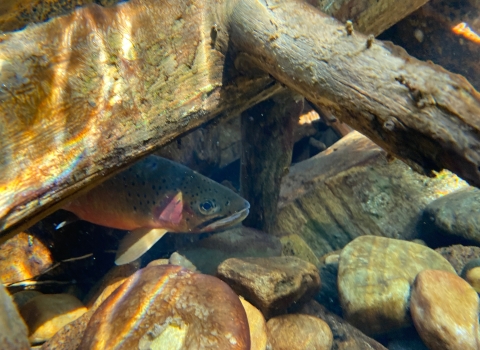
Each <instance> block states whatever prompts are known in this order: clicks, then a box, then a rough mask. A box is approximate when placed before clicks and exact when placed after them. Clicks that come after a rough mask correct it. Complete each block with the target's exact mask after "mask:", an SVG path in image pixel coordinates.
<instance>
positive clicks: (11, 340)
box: [0, 283, 30, 350]
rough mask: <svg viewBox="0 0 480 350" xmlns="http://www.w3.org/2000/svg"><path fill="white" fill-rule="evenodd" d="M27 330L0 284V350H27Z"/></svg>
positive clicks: (28, 346) (28, 347)
mask: <svg viewBox="0 0 480 350" xmlns="http://www.w3.org/2000/svg"><path fill="white" fill-rule="evenodd" d="M27 336H28V330H27V326H25V323H23V320H22V318H21V317H20V315H19V314H18V311H17V308H16V307H15V304H14V303H13V301H12V298H11V297H10V295H9V294H8V292H7V291H6V290H5V287H4V286H3V284H2V283H0V349H8V350H28V349H30V344H29V343H28V338H27Z"/></svg>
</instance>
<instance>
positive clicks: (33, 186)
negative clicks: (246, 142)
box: [0, 0, 279, 238]
mask: <svg viewBox="0 0 480 350" xmlns="http://www.w3.org/2000/svg"><path fill="white" fill-rule="evenodd" d="M216 16H217V12H215V11H212V4H209V3H207V2H196V3H195V4H192V3H191V2H189V1H176V2H175V3H174V4H173V3H168V2H166V1H163V0H138V1H137V0H135V1H131V2H128V3H122V4H120V5H118V6H115V7H111V8H102V7H100V6H97V5H92V6H89V7H86V8H82V9H80V10H77V11H75V12H74V13H73V14H71V15H68V16H64V17H59V18H56V19H54V20H52V21H50V22H48V23H44V24H41V25H39V26H37V27H35V26H34V27H29V28H27V29H26V30H24V31H21V32H15V33H11V34H8V35H4V36H3V37H2V42H1V43H0V66H1V72H0V82H1V85H0V86H1V88H0V102H1V103H0V115H1V117H2V118H1V119H0V123H1V124H0V140H1V141H0V142H1V143H0V146H1V147H0V179H1V180H0V189H1V196H0V229H1V230H4V231H5V232H6V233H11V232H14V231H17V232H18V230H20V229H22V228H26V227H28V226H29V225H31V224H32V223H33V222H34V221H35V220H36V219H38V218H41V217H42V216H45V215H46V214H48V213H49V212H52V211H54V210H56V209H57V208H58V207H59V206H60V203H59V201H60V200H61V199H64V198H65V197H68V196H69V195H71V194H72V193H75V192H76V191H78V190H79V189H81V188H83V187H84V186H85V185H87V184H90V185H94V184H96V183H98V181H99V180H102V179H104V176H105V175H109V174H111V173H112V172H113V171H115V170H118V169H119V168H120V167H122V166H123V167H124V166H125V165H127V164H128V163H130V162H132V161H134V160H136V159H138V158H139V157H140V156H142V155H144V154H146V153H148V152H151V151H152V150H153V149H154V147H156V146H157V145H159V144H165V143H167V142H168V141H170V140H171V139H173V138H175V137H176V136H178V135H180V134H182V133H184V132H185V131H187V130H190V129H192V128H194V127H196V126H198V125H200V124H201V123H204V122H206V121H208V120H209V119H211V118H213V117H214V116H215V115H218V114H219V113H220V112H224V113H226V114H228V113H232V114H236V113H239V112H241V111H242V110H244V109H246V108H248V107H250V106H252V105H255V104H256V103H257V102H259V101H262V100H264V99H265V98H268V97H269V96H271V95H272V94H273V93H274V92H276V91H277V90H278V88H279V87H277V85H275V84H274V83H273V82H272V80H271V79H270V78H268V77H266V76H262V77H256V78H242V77H239V78H238V79H235V80H234V79H233V78H231V76H229V75H228V72H226V69H227V68H226V66H225V54H224V53H225V52H226V51H227V43H226V39H227V38H226V31H225V30H222V31H220V30H218V31H217V30H216V27H215V26H214V24H215V23H216V22H218V19H217V17H216ZM152 33H155V35H152ZM222 38H223V39H222ZM229 77H230V78H231V80H229V79H230V78H229ZM224 79H225V80H226V81H225V82H224V81H223V80H224ZM25 218H29V219H30V220H27V221H25V220H24V219H25ZM2 238H3V237H2Z"/></svg>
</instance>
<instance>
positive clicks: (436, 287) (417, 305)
mask: <svg viewBox="0 0 480 350" xmlns="http://www.w3.org/2000/svg"><path fill="white" fill-rule="evenodd" d="M478 306H479V300H478V294H477V292H476V291H475V290H474V289H473V288H472V287H471V286H470V285H469V284H468V283H467V282H465V281H464V280H463V279H462V278H460V277H458V276H457V275H456V274H454V273H450V272H446V271H438V270H424V271H422V272H420V273H419V274H418V276H417V278H416V279H415V283H414V284H413V290H412V296H411V298H410V312H411V314H412V319H413V323H414V324H415V328H416V329H417V331H418V334H419V335H420V337H421V338H422V340H423V342H424V343H425V344H426V345H427V347H428V348H429V349H448V350H478V349H479V348H480V334H479V324H478Z"/></svg>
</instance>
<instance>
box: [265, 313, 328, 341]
mask: <svg viewBox="0 0 480 350" xmlns="http://www.w3.org/2000/svg"><path fill="white" fill-rule="evenodd" d="M267 329H268V335H269V341H270V344H271V346H272V350H310V349H316V350H330V349H331V348H332V344H333V334H332V331H331V330H330V327H329V326H328V324H326V323H325V322H324V321H322V320H321V319H319V318H317V317H314V316H310V315H301V314H292V315H282V316H277V317H274V318H271V319H270V320H268V322H267Z"/></svg>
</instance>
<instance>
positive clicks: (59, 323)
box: [20, 294, 87, 344]
mask: <svg viewBox="0 0 480 350" xmlns="http://www.w3.org/2000/svg"><path fill="white" fill-rule="evenodd" d="M86 311H87V308H86V307H85V306H83V304H82V303H81V302H80V300H78V299H77V298H75V297H74V296H73V295H70V294H42V295H39V296H37V297H35V298H33V299H31V300H30V301H28V302H27V303H26V304H25V305H23V306H22V308H21V309H20V314H21V315H22V317H23V319H24V320H25V323H26V324H27V327H28V330H29V337H28V339H29V340H30V342H31V343H33V344H36V343H42V342H44V341H46V340H48V339H50V338H51V337H53V336H54V335H55V333H57V332H58V331H59V330H60V329H62V328H63V327H64V326H65V325H67V324H69V323H70V322H72V321H75V320H76V319H77V318H79V317H80V316H82V315H83V314H84V313H85V312H86Z"/></svg>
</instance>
